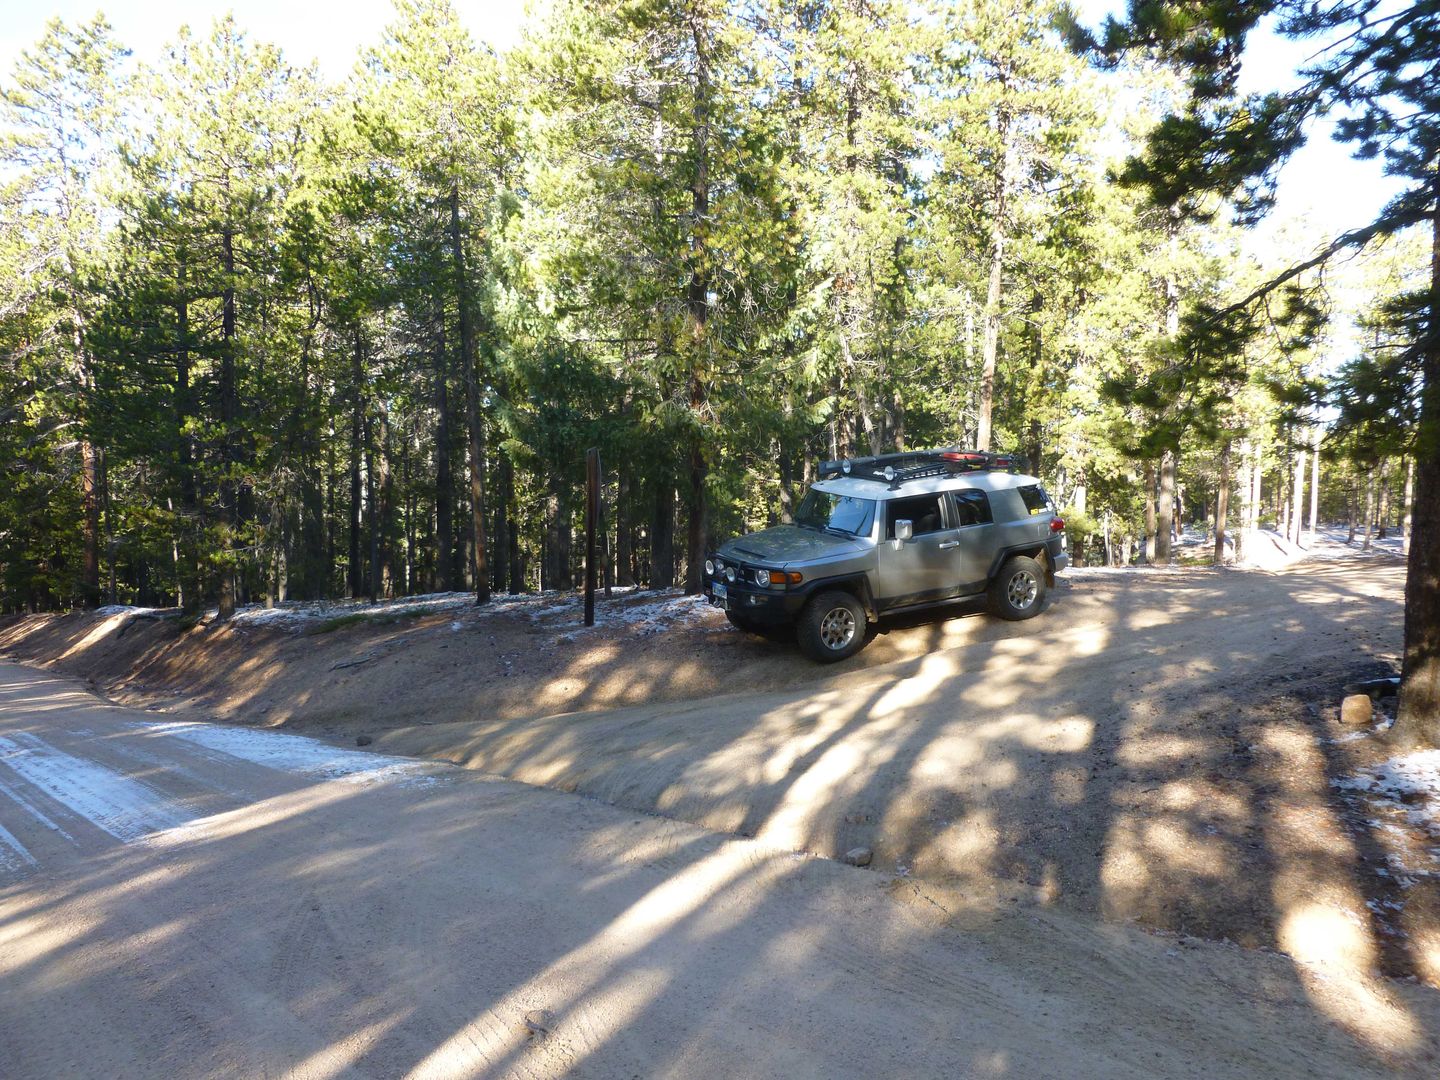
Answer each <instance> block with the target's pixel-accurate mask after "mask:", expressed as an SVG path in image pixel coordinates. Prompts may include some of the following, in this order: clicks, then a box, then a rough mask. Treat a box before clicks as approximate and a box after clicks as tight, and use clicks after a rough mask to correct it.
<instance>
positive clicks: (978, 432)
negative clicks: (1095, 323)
mask: <svg viewBox="0 0 1440 1080" xmlns="http://www.w3.org/2000/svg"><path fill="white" fill-rule="evenodd" d="M1005 86H1006V82H1005V79H1004V76H1003V75H1002V77H1001V87H1002V92H1003V88H1005ZM995 132H996V136H997V137H998V139H999V141H1000V168H999V171H998V172H997V173H996V175H995V177H994V183H993V186H992V189H991V190H992V195H991V197H992V198H993V200H994V202H995V216H994V217H993V218H991V221H990V275H989V280H988V282H987V283H986V287H985V339H984V344H983V345H982V346H981V357H980V403H979V407H978V409H977V410H976V413H977V415H976V427H975V448H976V449H977V450H989V449H990V439H991V413H992V412H993V410H994V406H995V363H996V357H997V354H998V353H999V351H1000V305H1001V302H1002V300H1003V288H1004V275H1005V245H1006V242H1007V240H1008V235H1007V229H1006V225H1007V222H1006V213H1007V212H1008V209H1009V207H1008V203H1009V198H1010V177H1009V172H1010V112H1009V109H1008V108H1007V107H1006V106H1004V105H1002V106H1001V107H1000V109H999V111H998V113H997V115H996V118H995Z"/></svg>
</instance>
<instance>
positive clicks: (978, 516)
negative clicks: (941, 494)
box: [950, 488, 995, 529]
mask: <svg viewBox="0 0 1440 1080" xmlns="http://www.w3.org/2000/svg"><path fill="white" fill-rule="evenodd" d="M950 497H951V499H953V500H954V502H955V522H956V524H957V525H959V526H960V527H961V528H962V529H963V528H964V527H965V526H966V525H989V524H990V523H991V522H992V521H994V520H995V519H994V518H993V517H991V516H990V499H989V497H988V496H987V495H986V494H985V492H983V491H977V490H975V489H973V488H972V489H971V490H969V491H952V492H951V493H950Z"/></svg>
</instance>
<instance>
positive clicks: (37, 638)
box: [0, 536, 1440, 986]
mask: <svg viewBox="0 0 1440 1080" xmlns="http://www.w3.org/2000/svg"><path fill="white" fill-rule="evenodd" d="M1338 539H1339V540H1343V536H1341V537H1339V538H1338ZM1311 554H1312V556H1313V557H1311V558H1309V559H1307V560H1306V561H1303V562H1301V563H1298V564H1295V565H1293V566H1290V567H1288V568H1285V569H1282V570H1278V571H1259V570H1233V569H1225V570H1216V569H1211V568H1199V567H1194V568H1185V567H1182V568H1176V569H1169V570H1148V571H1147V570H1104V569H1095V570H1078V571H1071V572H1068V573H1066V574H1064V575H1062V576H1061V580H1060V584H1059V586H1058V587H1057V588H1056V590H1054V592H1053V593H1052V594H1051V598H1050V600H1049V602H1048V606H1047V610H1046V611H1045V612H1044V613H1043V614H1042V615H1041V617H1039V618H1037V619H1034V620H1031V621H1029V622H1025V623H1019V624H1012V623H1003V622H1000V621H998V620H994V619H991V618H989V617H987V616H985V615H983V614H981V613H979V612H978V610H976V609H964V608H962V609H957V610H954V611H952V612H950V613H949V614H948V615H944V616H932V617H929V618H920V617H912V618H907V619H901V620H895V621H892V622H890V623H888V624H885V625H883V626H882V628H881V630H880V632H879V633H878V634H877V635H876V637H875V639H874V640H873V641H872V642H871V643H870V645H869V647H868V648H867V649H866V650H864V651H863V652H861V653H860V654H859V655H858V656H856V657H855V658H853V659H851V660H849V661H846V662H845V663H842V664H839V665H835V666H833V667H820V666H817V665H813V664H811V663H809V662H808V661H806V660H805V659H804V658H803V657H802V656H801V655H800V654H799V652H798V650H797V649H796V648H795V647H794V646H793V645H792V644H786V643H776V642H771V641H766V640H762V639H759V638H756V637H752V636H750V635H746V634H743V633H740V632H737V631H735V630H733V629H731V628H730V627H729V626H728V624H726V623H725V621H724V619H723V616H722V615H720V613H718V612H716V611H713V610H711V609H709V608H707V607H706V606H704V604H703V601H700V600H698V599H695V598H684V597H680V596H678V595H677V594H673V593H671V594H658V595H657V594H654V593H646V592H629V593H625V594H621V595H616V596H614V597H612V598H610V599H608V600H606V599H603V598H602V599H601V601H600V607H599V610H600V619H599V625H597V626H596V627H594V628H593V629H588V630H587V629H584V628H582V627H581V626H579V600H578V597H576V596H569V597H560V596H556V595H545V596H539V597H524V598H513V599H512V598H506V599H503V600H502V601H501V602H499V603H497V604H495V605H492V607H491V608H489V609H484V610H476V609H475V608H473V606H471V605H470V604H469V603H468V601H467V600H466V599H465V598H462V597H455V596H438V597H426V598H420V599H418V600H411V601H405V602H399V603H393V604H389V605H326V606H311V607H304V606H298V605H297V606H291V607H286V608H279V609H270V610H268V611H267V609H263V608H262V609H250V610H249V611H246V612H244V613H242V615H241V616H240V617H239V618H237V619H236V620H235V621H234V622H233V623H231V624H230V625H206V624H202V625H200V626H198V627H195V628H191V629H182V627H181V626H180V625H179V623H178V620H175V619H172V618H157V617H154V616H155V615H157V614H159V613H153V612H152V613H144V612H141V613H137V612H135V611H134V610H133V609H107V610H106V611H105V612H102V613H99V614H91V615H74V616H66V617H58V616H54V617H31V618H23V619H12V620H9V621H7V622H0V651H3V652H4V653H6V654H7V655H9V656H10V657H12V658H14V659H17V660H23V661H26V662H30V663H41V664H43V665H44V666H47V667H50V668H53V669H55V670H58V671H62V672H65V673H68V674H72V675H77V676H80V677H83V678H88V679H89V680H90V683H91V685H92V686H93V687H94V688H95V689H97V690H101V691H103V692H104V693H106V694H108V695H109V696H111V697H113V698H116V699H118V700H121V701H124V702H125V703H127V704H130V705H134V706H137V707H141V708H146V709H148V710H150V711H151V712H157V713H165V714H173V715H175V716H177V717H182V718H187V719H202V718H203V719H215V718H218V719H223V720H226V721H229V722H232V723H239V724H246V725H254V726H266V727H284V728H286V729H289V730H295V731H301V732H304V733H306V734H310V735H314V736H318V737H321V738H328V739H331V740H333V741H336V742H344V743H349V744H352V745H353V744H354V743H355V742H356V741H357V740H359V741H360V742H361V743H362V745H364V744H369V743H372V742H373V744H374V749H376V750H383V751H384V752H386V753H389V754H396V755H407V756H420V757H432V758H437V759H443V760H447V761H451V762H455V763H459V764H463V765H466V766H469V767H471V768H474V769H478V770H482V771H485V772H488V773H492V774H498V775H501V776H505V777H508V778H510V779H513V780H519V781H522V782H525V783H528V784H532V785H537V786H544V787H549V788H553V789H557V790H560V791H567V792H579V793H581V794H584V795H587V796H590V797H592V798H594V799H597V800H600V801H603V802H607V803H611V804H614V805H616V806H619V807H623V808H627V809H630V810H639V811H643V812H648V813H653V814H658V815H661V816H664V817H668V818H674V819H678V820H681V821H685V822H689V823H693V824H696V825H700V826H703V827H705V828H708V829H711V830H717V831H721V832H725V833H732V834H737V835H740V836H747V837H755V838H757V839H758V840H759V841H761V842H762V843H764V844H766V845H767V846H769V847H772V848H780V849H782V850H789V851H801V852H808V853H812V854H817V855H823V856H830V857H834V858H843V857H845V856H846V855H847V853H851V852H854V851H856V850H857V849H868V853H869V857H870V860H871V862H870V865H871V866H872V867H873V868H874V869H875V870H878V871H880V872H882V873H884V874H886V875H889V876H892V877H894V878H895V879H897V880H899V879H907V878H908V879H911V880H916V881H923V882H924V883H925V887H926V888H927V889H929V890H932V891H933V890H941V891H943V890H952V891H954V892H955V893H956V894H957V895H958V894H963V895H967V896H979V895H983V896H987V897H997V896H998V897H1003V898H1004V899H1005V900H1007V901H1015V902H1022V903H1027V902H1028V903H1034V904H1039V905H1043V906H1056V907H1059V908H1062V909H1066V910H1071V911H1075V912H1080V913H1084V914H1093V915H1098V916H1100V917H1101V918H1103V919H1106V920H1109V921H1111V922H1118V923H1133V924H1136V925H1138V926H1140V927H1143V928H1145V929H1147V930H1149V931H1151V932H1157V933H1160V934H1162V935H1173V936H1175V937H1176V939H1177V940H1178V941H1179V942H1180V943H1182V944H1183V942H1185V941H1187V940H1190V939H1192V938H1203V939H1209V940H1213V941H1220V942H1226V941H1228V942H1231V943H1234V944H1237V945H1241V946H1246V947H1250V948H1261V949H1277V950H1280V951H1283V952H1286V953H1288V954H1290V955H1291V956H1293V957H1295V958H1297V959H1298V960H1300V961H1301V962H1302V963H1303V964H1305V965H1308V969H1309V970H1313V971H1315V972H1319V973H1321V976H1322V977H1327V978H1349V977H1355V978H1368V977H1370V975H1372V974H1373V973H1376V972H1379V973H1383V974H1385V975H1389V976H1394V977H1402V978H1410V979H1416V980H1418V981H1422V982H1428V983H1430V984H1432V985H1436V986H1440V801H1436V799H1435V797H1434V796H1435V795H1436V793H1435V792H1434V791H1433V790H1432V789H1433V787H1435V786H1437V785H1435V783H1434V781H1435V779H1436V777H1437V776H1440V769H1436V768H1435V766H1436V764H1437V762H1432V761H1431V760H1430V759H1429V758H1428V757H1426V756H1425V755H1411V756H1409V757H1406V758H1395V757H1394V754H1395V751H1394V750H1393V749H1392V748H1391V747H1389V746H1388V745H1387V744H1386V741H1385V729H1386V727H1387V715H1388V714H1390V713H1393V707H1394V700H1393V698H1392V699H1382V700H1380V701H1379V702H1378V703H1377V708H1376V715H1375V716H1374V718H1373V720H1372V721H1371V722H1370V723H1368V724H1365V725H1362V726H1347V725H1344V724H1342V723H1341V722H1340V719H1339V705H1340V701H1341V698H1342V696H1343V693H1344V691H1343V687H1344V684H1346V683H1347V682H1350V681H1353V680H1356V679H1361V678H1370V677H1374V676H1380V675H1389V674H1394V673H1395V672H1396V671H1397V670H1398V663H1399V650H1400V645H1401V618H1402V593H1403V586H1404V573H1405V571H1404V565H1403V563H1402V561H1401V560H1400V559H1399V558H1397V557H1396V556H1395V555H1394V554H1393V553H1391V552H1388V551H1386V550H1380V551H1376V552H1372V553H1364V554H1363V555H1362V554H1361V553H1359V552H1357V551H1356V550H1355V549H1354V548H1353V547H1346V546H1345V545H1343V544H1342V543H1339V542H1338V540H1337V538H1336V537H1334V536H1330V537H1329V538H1328V539H1324V540H1322V543H1320V544H1319V545H1317V548H1316V550H1314V551H1312V553H1311ZM1427 769H1430V770H1431V771H1430V772H1429V773H1427V772H1426V770H1427ZM860 858H861V859H862V860H863V856H860ZM933 894H934V895H939V892H934V893H933ZM1357 985H1359V984H1357Z"/></svg>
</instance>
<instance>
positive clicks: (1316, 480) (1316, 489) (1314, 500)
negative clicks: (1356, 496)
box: [1310, 428, 1320, 543]
mask: <svg viewBox="0 0 1440 1080" xmlns="http://www.w3.org/2000/svg"><path fill="white" fill-rule="evenodd" d="M1313 437H1314V440H1315V441H1314V443H1313V444H1312V445H1311V447H1310V536H1311V543H1314V536H1315V533H1316V530H1318V529H1319V527H1320V429H1319V428H1316V429H1315V431H1314V434H1313Z"/></svg>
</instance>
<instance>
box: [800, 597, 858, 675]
mask: <svg viewBox="0 0 1440 1080" xmlns="http://www.w3.org/2000/svg"><path fill="white" fill-rule="evenodd" d="M865 627H866V624H865V608H864V607H863V606H861V604H860V601H859V600H857V599H856V598H855V597H854V596H853V595H852V594H850V593H848V592H840V591H839V590H832V591H830V592H822V593H820V594H819V595H818V596H815V597H813V598H811V600H810V602H809V603H808V604H806V605H805V608H804V610H802V611H801V612H800V619H799V621H798V623H797V624H796V627H795V629H796V638H797V639H798V641H799V643H800V651H801V652H803V653H804V654H805V655H806V656H808V657H810V659H811V660H817V661H819V662H820V663H822V664H833V663H835V662H836V661H838V660H845V659H848V658H849V657H851V656H854V655H855V654H856V653H857V652H859V651H860V650H861V649H863V648H864V647H865Z"/></svg>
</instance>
